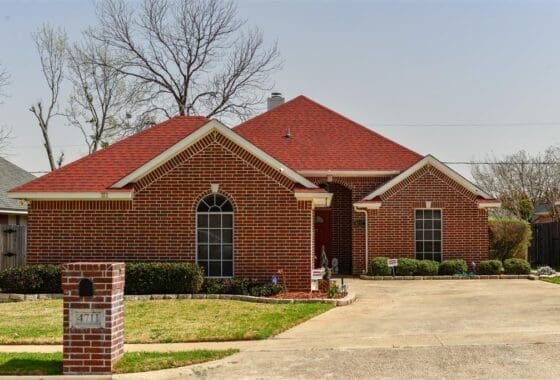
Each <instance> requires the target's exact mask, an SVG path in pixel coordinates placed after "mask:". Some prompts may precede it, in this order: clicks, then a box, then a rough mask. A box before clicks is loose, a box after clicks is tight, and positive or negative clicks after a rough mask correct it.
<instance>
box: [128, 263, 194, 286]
mask: <svg viewBox="0 0 560 380" xmlns="http://www.w3.org/2000/svg"><path fill="white" fill-rule="evenodd" d="M203 281H204V272H203V269H202V268H201V267H199V266H198V265H196V264H193V263H171V262H169V263H165V262H161V263H160V262H154V263H127V264H126V277H125V293H126V294H172V293H188V294H190V293H198V292H199V291H200V288H201V286H202V282H203Z"/></svg>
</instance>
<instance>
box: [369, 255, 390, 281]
mask: <svg viewBox="0 0 560 380" xmlns="http://www.w3.org/2000/svg"><path fill="white" fill-rule="evenodd" d="M369 274H371V275H372V276H390V275H391V268H389V267H388V266H387V258H386V257H375V258H373V259H371V260H370V261H369Z"/></svg>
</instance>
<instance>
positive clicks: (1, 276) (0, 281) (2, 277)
mask: <svg viewBox="0 0 560 380" xmlns="http://www.w3.org/2000/svg"><path fill="white" fill-rule="evenodd" d="M61 282H62V280H61V271H60V266H58V265H23V266H19V267H14V268H8V269H5V270H3V271H2V272H0V289H2V292H5V293H62V289H61Z"/></svg>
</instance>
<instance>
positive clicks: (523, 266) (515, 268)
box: [504, 259, 531, 274]
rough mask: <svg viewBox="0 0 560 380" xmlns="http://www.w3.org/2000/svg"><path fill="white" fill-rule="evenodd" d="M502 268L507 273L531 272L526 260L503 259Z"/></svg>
mask: <svg viewBox="0 0 560 380" xmlns="http://www.w3.org/2000/svg"><path fill="white" fill-rule="evenodd" d="M504 270H505V272H506V273H507V274H529V273H531V265H529V263H528V262H527V260H523V259H507V260H504Z"/></svg>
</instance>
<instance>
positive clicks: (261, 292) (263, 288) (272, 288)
mask: <svg viewBox="0 0 560 380" xmlns="http://www.w3.org/2000/svg"><path fill="white" fill-rule="evenodd" d="M283 290H284V287H283V286H282V285H279V284H273V283H271V282H269V283H265V284H260V285H256V286H254V287H252V288H251V290H250V293H251V295H252V296H254V297H270V296H274V295H276V294H278V293H281V292H282V291H283Z"/></svg>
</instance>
